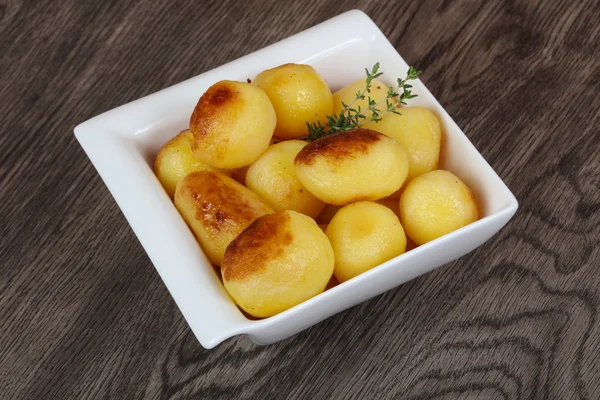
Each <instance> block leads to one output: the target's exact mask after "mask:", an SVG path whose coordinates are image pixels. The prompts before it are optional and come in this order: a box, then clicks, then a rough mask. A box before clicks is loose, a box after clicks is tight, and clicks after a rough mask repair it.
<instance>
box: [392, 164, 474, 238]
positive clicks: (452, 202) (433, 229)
mask: <svg viewBox="0 0 600 400" xmlns="http://www.w3.org/2000/svg"><path fill="white" fill-rule="evenodd" d="M478 217H479V212H478V210H477V202H476V201H475V196H474V195H473V192H471V189H469V187H468V186H467V185H465V184H464V183H463V181H461V180H460V179H458V177H456V176H455V175H454V174H452V173H451V172H448V171H443V170H436V171H431V172H427V173H425V174H423V175H420V176H418V177H416V178H415V179H413V180H412V181H410V182H409V184H408V185H407V186H406V189H404V191H403V192H402V196H400V219H401V221H402V226H404V229H405V230H406V235H407V236H408V237H409V238H410V239H411V240H412V241H413V242H415V243H416V244H417V245H421V244H425V243H427V242H430V241H432V240H433V239H437V238H438V237H440V236H443V235H445V234H447V233H450V232H452V231H455V230H457V229H459V228H462V227H463V226H466V225H468V224H470V223H472V222H475V221H477V218H478Z"/></svg>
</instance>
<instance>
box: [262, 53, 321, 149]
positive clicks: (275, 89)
mask: <svg viewBox="0 0 600 400" xmlns="http://www.w3.org/2000/svg"><path fill="white" fill-rule="evenodd" d="M252 83H253V84H254V85H256V86H258V87H259V88H261V89H263V90H264V91H265V92H266V93H267V96H269V99H271V103H273V107H275V113H276V114H277V127H276V128H275V136H277V137H278V138H281V139H298V138H302V137H305V136H307V135H308V128H307V126H306V123H307V122H317V121H320V122H326V121H327V118H326V116H327V115H331V114H332V113H333V96H332V94H331V90H329V87H328V86H327V83H326V82H325V80H324V79H323V78H322V77H321V75H319V73H318V72H317V71H316V70H315V69H314V68H313V67H311V66H310V65H303V64H284V65H280V66H279V67H275V68H272V69H268V70H266V71H263V72H261V73H260V74H258V75H257V76H256V78H255V79H254V81H252Z"/></svg>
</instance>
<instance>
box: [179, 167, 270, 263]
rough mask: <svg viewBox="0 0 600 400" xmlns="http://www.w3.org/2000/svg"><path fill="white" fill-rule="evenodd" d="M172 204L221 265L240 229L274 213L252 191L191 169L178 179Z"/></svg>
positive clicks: (212, 174)
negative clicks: (187, 173)
mask: <svg viewBox="0 0 600 400" xmlns="http://www.w3.org/2000/svg"><path fill="white" fill-rule="evenodd" d="M175 206H176V207H177V209H178V210H179V213H180V214H181V216H182V217H183V219H184V220H185V222H187V224H188V225H189V226H190V228H191V229H192V231H193V232H194V234H195V235H196V238H197V239H198V241H199V242H200V246H201V247H202V249H203V250H204V253H205V254H206V256H207V257H208V259H209V260H210V262H212V263H213V264H214V265H221V262H222V261H223V255H224V254H225V249H226V248H227V246H228V245H229V243H231V241H232V240H233V239H235V237H236V236H237V235H238V234H239V233H240V232H241V231H243V230H244V229H245V228H246V227H247V226H248V225H250V224H251V223H252V222H253V221H254V220H255V219H256V218H258V217H261V216H263V215H265V214H269V213H272V212H273V209H271V207H269V206H268V205H267V204H266V203H265V202H264V201H263V200H262V199H261V198H260V197H258V196H257V195H256V194H254V193H253V192H252V191H251V190H249V189H247V188H245V187H244V186H242V185H240V184H239V183H237V182H236V181H234V180H233V179H232V178H230V177H228V176H225V175H223V174H220V173H215V172H193V173H191V174H189V175H187V176H185V177H184V178H183V179H181V180H180V181H179V183H178V184H177V189H176V191H175Z"/></svg>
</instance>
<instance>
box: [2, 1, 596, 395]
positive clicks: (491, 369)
mask: <svg viewBox="0 0 600 400" xmlns="http://www.w3.org/2000/svg"><path fill="white" fill-rule="evenodd" d="M353 8H359V9H362V10H364V11H366V12H367V13H368V14H369V15H370V16H371V18H373V20H374V21H375V22H376V23H377V24H378V25H379V27H380V28H381V29H382V31H383V32H384V34H386V35H387V37H388V38H389V39H390V41H391V42H392V44H393V45H394V46H395V47H396V48H397V49H398V51H399V52H400V54H402V55H403V56H404V58H405V59H406V60H407V61H408V62H409V64H413V65H416V66H417V67H419V68H420V69H423V70H425V71H426V72H425V74H424V75H423V81H424V82H425V84H426V85H427V86H428V87H429V89H430V90H431V91H432V92H433V94H434V95H435V96H436V97H437V98H438V99H439V101H440V102H441V103H442V105H444V106H445V107H446V108H447V110H448V112H449V113H450V114H451V115H452V116H453V117H454V118H455V120H456V122H457V123H458V124H459V126H461V127H462V128H463V129H464V131H465V132H466V134H467V135H468V136H469V138H470V139H471V140H472V141H473V143H474V144H475V146H476V147H477V148H478V149H479V150H480V151H481V153H483V155H484V157H485V158H486V159H487V160H488V161H489V162H490V164H491V165H492V166H493V168H494V169H495V170H496V171H497V172H498V173H499V175H500V176H501V177H502V178H503V179H504V180H505V182H507V184H508V185H509V187H510V188H511V189H512V190H513V192H514V193H515V194H516V196H517V198H518V199H519V201H520V209H519V212H518V213H517V214H516V216H515V217H514V219H513V220H512V221H511V222H510V223H509V224H508V225H507V226H506V227H505V228H504V229H503V230H502V231H501V232H500V233H499V234H498V235H496V236H495V237H494V238H493V239H491V240H490V241H489V242H487V243H486V244H485V245H484V246H482V247H481V248H479V249H478V250H476V251H475V252H473V253H471V254H469V255H467V256H465V257H463V258H461V259H459V260H457V261H455V262H453V263H452V264H449V265H447V266H445V267H442V268H440V269H438V270H436V271H435V272H433V273H430V274H427V275H424V276H422V277H420V278H418V279H416V280H414V281H411V282H409V283H407V284H404V285H402V286H400V287H399V288H397V289H395V290H392V291H390V292H388V293H386V294H384V295H381V296H379V297H377V298H375V299H373V300H370V301H367V302H366V303H363V304H361V305H359V306H357V307H354V308H352V309H350V310H348V311H346V312H343V313H341V314H339V315H336V316H334V317H332V318H330V319H328V320H326V321H324V322H322V323H320V324H318V325H316V326H314V327H312V328H311V329H309V330H307V331H304V332H302V333H300V334H298V335H296V336H294V337H292V338H289V339H287V340H285V341H283V342H280V343H277V344H274V345H270V346H265V347H261V346H256V345H254V344H252V343H251V342H250V341H248V340H247V339H246V338H243V337H242V338H235V339H231V340H228V341H226V342H225V343H223V344H221V345H219V346H218V347H217V348H215V349H213V350H204V349H203V348H202V347H201V346H200V345H199V344H198V342H197V341H196V340H195V339H194V336H193V334H192V333H191V331H190V329H189V328H188V326H187V325H186V322H185V321H184V319H183V317H182V316H181V314H180V312H179V311H178V309H177V307H176V306H175V303H174V302H173V300H172V298H171V297H170V295H169V293H168V292H167V290H166V288H165V286H164V285H163V283H162V281H161V280H160V277H159V276H158V274H157V273H156V271H155V269H154V267H153V266H152V264H151V263H150V261H149V259H148V257H147V256H146V254H145V253H144V251H143V249H142V247H141V246H140V244H139V243H138V241H137V239H136V238H135V236H134V234H133V232H132V231H131V229H130V228H129V226H128V224H127V223H126V221H125V218H124V217H123V215H122V214H121V212H120V211H119V209H118V207H117V205H116V203H115V202H114V200H113V199H112V197H111V195H110V193H109V192H108V190H107V189H106V187H105V186H104V184H103V182H102V181H101V179H100V178H99V176H98V174H97V173H96V171H95V170H94V168H93V167H92V166H91V164H90V162H89V161H88V159H87V157H86V155H85V154H84V152H83V151H82V150H81V148H80V147H79V145H78V144H77V142H76V140H75V138H74V136H73V127H74V126H75V125H76V124H78V123H80V122H82V121H84V120H86V119H88V118H90V117H93V116H95V115H96V114H99V113H101V112H103V111H106V110H109V109H111V108H113V107H115V106H118V105H121V104H124V103H127V102H129V101H132V100H135V99H137V98H139V97H141V96H144V95H147V94H150V93H152V92H155V91H157V90H159V89H162V88H165V87H168V86H170V85H172V84H175V83H178V82H180V81H182V80H184V79H186V78H189V77H192V76H195V75H197V74H200V73H202V72H204V71H207V70H209V69H212V68H214V67H217V66H219V65H221V64H223V63H226V62H228V61H231V60H234V59H236V58H238V57H240V56H243V55H245V54H248V53H250V52H252V51H255V50H257V49H259V48H262V47H264V46H266V45H268V44H271V43H274V42H276V41H278V40H281V39H283V38H285V37H287V36H290V35H292V34H294V33H297V32H299V31H302V30H304V29H306V28H309V27H311V26H313V25H315V24H316V23H319V22H321V21H324V20H326V19H328V18H331V17H333V16H335V15H337V14H339V13H341V12H343V11H346V10H349V9H353ZM598 21H600V3H598V2H597V1H596V0H587V1H573V2H571V1H561V0H550V1H541V0H539V1H517V0H505V1H486V2H477V1H469V0H458V1H448V0H444V1H442V0H427V1H419V0H409V1H399V2H393V1H375V0H362V1H359V0H357V1H350V0H336V1H330V2H328V1H295V2H280V1H275V0H271V1H259V0H246V1H241V0H221V1H216V2H210V1H192V0H188V1H171V0H155V1H128V2H125V1H116V0H107V1H85V2H84V1H76V0H64V1H60V2H58V1H47V0H40V1H29V2H25V1H22V0H16V1H10V0H9V1H7V0H0V57H1V64H0V79H1V80H0V121H1V124H0V127H1V128H0V129H1V135H0V196H1V202H0V233H1V234H0V265H1V269H0V290H1V291H0V293H1V298H0V321H1V322H0V398H2V399H70V398H77V399H88V398H107V399H108V398H110V399H138V398H149V399H173V400H175V399H192V398H207V399H217V398H219V399H220V398H240V399H271V398H273V399H279V398H281V399H286V398H304V399H342V398H367V399H370V398H372V399H388V398H401V399H432V398H435V399H598V398H600V361H599V355H600V315H599V312H600V305H599V302H600V246H599V241H600V97H599V96H598V93H599V92H600V45H599V44H600V24H599V22H598Z"/></svg>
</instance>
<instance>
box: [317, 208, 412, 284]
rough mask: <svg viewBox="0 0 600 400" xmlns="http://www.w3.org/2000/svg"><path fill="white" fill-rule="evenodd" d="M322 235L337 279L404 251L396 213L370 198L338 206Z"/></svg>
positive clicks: (404, 241)
mask: <svg viewBox="0 0 600 400" xmlns="http://www.w3.org/2000/svg"><path fill="white" fill-rule="evenodd" d="M325 234H326V235H327V237H328V238H329V241H330V242H331V246H332V247H333V253H334V254H335V268H334V272H333V273H334V275H335V277H336V278H337V280H338V281H340V282H345V281H347V280H348V279H351V278H354V277H355V276H357V275H359V274H362V273H363V272H365V271H368V270H370V269H371V268H374V267H376V266H378V265H379V264H382V263H384V262H386V261H388V260H390V259H392V258H394V257H396V256H399V255H400V254H402V253H404V251H405V250H406V235H405V234H404V230H403V229H402V225H401V224H400V221H399V220H398V217H397V216H396V214H394V212H393V211H392V210H390V209H389V208H387V207H386V206H384V205H381V204H377V203H375V202H372V201H359V202H357V203H353V204H350V205H347V206H345V207H343V208H341V209H340V210H339V211H338V212H337V214H335V216H334V217H333V219H332V220H331V222H330V223H329V225H327V229H326V230H325Z"/></svg>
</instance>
